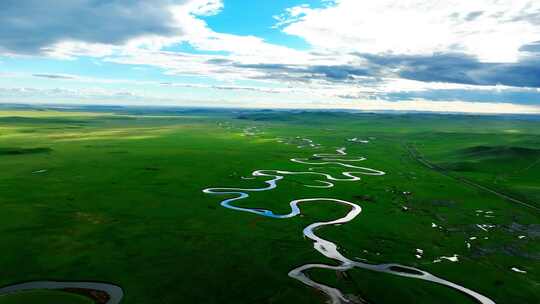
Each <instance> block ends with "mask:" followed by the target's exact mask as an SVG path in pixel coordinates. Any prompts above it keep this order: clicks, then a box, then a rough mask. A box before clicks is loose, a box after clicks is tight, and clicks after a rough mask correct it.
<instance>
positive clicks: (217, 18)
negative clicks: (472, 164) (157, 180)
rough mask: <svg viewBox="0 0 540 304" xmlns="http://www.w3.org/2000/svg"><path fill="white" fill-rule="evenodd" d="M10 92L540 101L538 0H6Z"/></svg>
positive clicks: (294, 104) (157, 99) (524, 107)
mask: <svg viewBox="0 0 540 304" xmlns="http://www.w3.org/2000/svg"><path fill="white" fill-rule="evenodd" d="M0 102H6V103H7V102H23V103H76V104H82V103H84V104H133V105H180V106H181V105H189V106H220V107H222V106H231V107H255V108H268V107H275V108H347V109H359V110H418V111H440V112H445V111H451V112H456V111H458V112H483V113H539V112H540V3H539V2H538V1H531V0H477V1H463V0H448V1H444V2H440V1H425V0H402V1H394V0H378V1H357V0H273V1H244V0H155V1H143V0H110V1H102V0H4V1H1V2H0Z"/></svg>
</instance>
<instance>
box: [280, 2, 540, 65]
mask: <svg viewBox="0 0 540 304" xmlns="http://www.w3.org/2000/svg"><path fill="white" fill-rule="evenodd" d="M539 18H540V1H536V0H475V1H463V0H447V1H426V0H377V1H358V0H336V1H335V3H334V5H332V6H330V7H327V8H320V9H312V8H309V7H306V6H300V7H295V8H291V9H289V10H288V11H287V12H286V13H285V15H282V16H279V17H278V23H279V24H282V25H284V27H283V31H284V32H285V33H287V34H290V35H295V36H299V37H302V38H304V39H305V40H306V41H307V42H309V43H310V44H312V45H313V46H314V47H316V48H320V49H332V50H340V51H343V52H347V51H356V52H363V53H374V54H378V53H395V54H432V53H436V52H448V51H454V52H464V53H468V54H471V55H475V56H478V58H479V59H480V60H482V61H490V62H515V61H517V60H518V58H519V56H520V52H519V48H520V47H521V46H523V45H524V44H527V43H531V42H534V41H538V40H540V26H539V23H540V22H539V21H538V20H539Z"/></svg>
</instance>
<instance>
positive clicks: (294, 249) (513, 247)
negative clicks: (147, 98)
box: [0, 109, 540, 304]
mask: <svg viewBox="0 0 540 304" xmlns="http://www.w3.org/2000/svg"><path fill="white" fill-rule="evenodd" d="M248 127H257V129H256V130H258V132H255V135H246V134H245V133H246V132H245V129H246V128H248ZM296 137H301V138H309V139H312V140H313V141H314V142H316V143H319V144H321V145H322V146H323V148H321V149H313V148H310V147H303V148H298V144H284V143H278V142H277V141H276V138H282V139H285V140H286V141H288V142H292V143H295V141H296V140H297V139H296ZM354 137H358V138H371V139H370V143H369V144H359V143H353V142H349V141H347V139H350V138H354ZM409 146H412V147H414V148H415V149H416V150H417V151H418V153H420V154H421V155H422V157H424V158H425V159H426V160H429V161H430V162H431V163H433V164H436V165H437V166H438V167H440V168H443V169H444V172H441V171H439V170H433V169H431V168H429V167H427V166H425V165H423V164H422V163H421V162H419V161H418V160H417V159H416V158H415V157H414V155H413V154H411V153H410V152H411V151H409V150H408V147H409ZM339 147H347V151H348V152H349V155H359V156H365V157H367V160H366V161H364V162H362V166H366V167H370V168H374V169H378V170H383V171H385V172H387V175H385V176H364V177H363V178H362V180H361V181H360V182H355V183H345V182H343V183H336V186H335V187H334V188H331V189H315V188H307V187H304V185H306V184H308V185H309V184H315V183H316V182H315V180H316V178H314V177H310V176H288V177H287V178H286V179H285V180H283V181H281V182H280V184H279V187H278V188H277V189H275V190H272V191H268V192H260V193H255V194H253V195H252V196H251V197H250V198H249V199H247V200H243V201H239V202H238V203H237V205H239V206H247V207H260V208H266V209H271V210H273V211H275V212H276V213H277V212H280V213H286V212H288V211H289V206H288V203H289V201H291V200H293V199H299V198H310V197H329V198H337V199H343V200H349V201H351V202H355V203H357V204H359V205H361V206H362V209H363V211H362V214H361V215H360V216H359V217H358V218H356V219H355V220H354V221H352V222H350V223H348V224H346V225H342V226H338V227H332V228H325V229H324V230H321V231H319V232H318V233H319V235H321V236H322V237H324V238H327V239H329V240H332V241H334V242H336V243H337V244H339V246H340V248H341V250H342V251H343V252H344V253H346V254H347V256H350V257H359V258H364V259H367V260H369V261H370V262H373V263H400V264H403V265H409V266H413V267H417V268H420V269H422V270H426V271H429V272H431V273H433V274H435V275H437V276H440V277H442V278H445V279H447V280H449V281H452V282H454V283H457V284H459V285H462V286H465V287H467V288H469V289H472V290H475V291H477V292H480V293H482V294H484V295H486V296H488V297H489V298H491V299H493V300H494V301H495V302H496V303H540V263H539V260H540V242H539V238H540V220H539V219H540V216H539V214H540V212H539V211H538V210H537V209H535V208H540V120H535V119H522V118H516V117H507V118H496V117H481V116H476V117H474V116H455V115H446V116H445V115H420V114H417V115H413V114H403V115H387V114H362V113H339V112H327V113H322V112H286V111H254V112H251V111H242V112H239V111H225V110H223V111H218V110H213V111H210V110H209V111H204V110H197V111H195V110H193V111H187V110H186V111H178V112H174V111H173V112H169V111H162V112H160V111H157V110H153V111H144V110H143V109H137V110H123V111H118V110H115V111H106V110H100V111H94V112H90V111H88V112H84V111H78V112H75V111H53V110H40V111H37V110H10V111H7V110H6V111H2V112H0V164H1V166H0V168H1V170H0V207H1V210H2V212H1V213H0V232H1V235H2V249H3V250H2V254H0V269H1V273H0V286H6V285H10V284H13V283H17V282H23V281H33V280H60V281H62V280H69V281H78V280H80V281H104V282H111V283H114V284H117V285H119V286H121V287H122V288H123V289H124V292H125V298H124V300H123V303H126V304H134V303H298V304H303V303H324V302H325V301H326V299H325V297H324V296H323V295H321V294H320V293H318V292H315V291H314V290H312V289H310V288H309V287H306V286H304V285H302V284H301V283H299V282H297V281H295V280H293V279H291V278H289V277H288V276H287V273H288V272H289V271H290V270H291V269H292V268H294V267H297V266H299V265H302V264H305V263H332V262H331V261H328V260H327V259H325V258H324V257H323V256H321V255H320V254H318V253H317V252H315V250H314V249H313V247H312V244H311V242H310V241H309V240H306V239H304V238H303V236H302V229H303V228H304V227H305V226H307V225H309V224H311V223H313V222H315V221H322V220H331V219H335V218H337V217H340V216H342V215H343V214H344V213H345V212H346V208H344V207H341V206H337V205H332V204H330V205H324V204H312V205H306V206H304V207H302V212H303V216H302V217H295V218H292V219H288V220H276V219H270V218H264V217H260V216H256V215H253V214H247V213H241V212H235V211H232V210H229V209H225V208H222V207H220V206H219V202H220V200H221V199H223V198H224V197H221V196H212V195H205V194H203V193H202V191H201V190H202V189H204V188H207V187H238V186H242V187H260V186H261V185H263V183H262V181H263V180H264V179H262V178H258V179H256V180H244V179H241V177H242V176H249V175H250V174H251V172H252V171H253V170H256V169H278V170H290V171H295V170H296V171H306V170H307V168H308V167H309V166H308V165H302V164H297V163H292V162H290V161H289V159H290V158H293V157H310V156H311V155H312V154H313V153H332V152H333V151H335V149H336V148H339ZM320 171H322V172H327V173H335V174H339V173H340V172H341V171H342V170H341V168H336V167H335V166H325V167H321V170H320ZM443 173H444V174H443ZM460 178H466V179H467V180H470V181H473V182H475V183H478V184H480V185H482V186H485V187H489V188H490V189H494V190H496V191H500V192H501V193H504V194H505V195H509V196H511V197H512V198H515V199H516V200H519V201H523V202H526V203H527V204H528V205H530V206H532V207H534V208H530V207H526V206H523V205H520V204H516V203H514V202H512V201H509V200H507V199H504V198H502V197H499V196H497V195H495V194H493V193H489V192H486V191H482V190H481V189H478V188H475V187H472V186H471V185H469V184H467V183H464V182H462V181H461V180H460ZM404 192H410V194H409V193H407V194H404ZM403 206H406V207H407V208H408V210H407V211H404V208H403ZM478 210H483V211H488V210H489V211H492V212H493V213H490V214H492V216H489V217H486V216H485V215H484V214H482V213H479V212H478ZM433 223H436V224H437V228H433V227H432V224H433ZM476 224H492V225H495V227H494V228H492V229H491V230H490V231H489V232H486V231H483V230H481V229H479V228H478V227H477V226H476ZM519 236H525V237H524V238H519ZM470 237H477V239H476V240H474V241H472V240H469V238H470ZM467 242H470V243H471V248H467V246H466V243H467ZM417 248H421V249H423V250H424V255H423V256H422V258H420V259H418V258H417V257H415V250H416V249H417ZM454 254H457V255H459V262H455V263H454V262H450V261H446V260H444V261H442V262H440V263H433V260H434V259H436V258H438V257H441V256H452V255H454ZM512 267H517V268H519V269H521V270H524V271H526V272H527V273H526V274H523V273H517V272H515V271H512V270H511V268H512ZM309 274H310V276H312V277H313V278H315V279H316V280H317V281H319V282H323V283H325V284H327V285H332V286H335V287H338V288H340V289H341V290H343V291H344V292H345V293H347V294H355V295H357V296H359V297H361V298H363V299H365V300H366V301H368V302H369V303H382V304H384V303H437V304H439V303H474V302H473V301H472V300H470V299H469V298H467V297H465V296H464V295H463V294H460V293H458V292H456V291H453V290H451V289H447V288H445V287H441V286H437V285H434V284H433V283H429V282H424V281H418V280H414V279H407V278H401V277H396V276H392V275H389V274H381V273H374V272H370V271H366V270H360V269H354V270H351V271H349V272H348V273H347V276H343V275H338V274H337V273H335V272H331V271H323V270H317V271H313V272H312V273H309ZM69 296H72V295H69ZM54 297H55V295H52V296H47V295H44V296H43V297H40V296H39V291H38V292H36V293H29V294H28V295H27V296H26V297H24V296H23V294H21V295H10V296H4V297H0V303H63V302H61V300H56V299H55V298H54ZM51 299H52V300H51ZM68 300H69V299H68ZM69 301H70V303H79V302H81V303H84V301H81V300H80V299H79V300H73V301H71V300H69ZM77 301H79V302H77Z"/></svg>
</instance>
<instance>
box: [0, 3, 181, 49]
mask: <svg viewBox="0 0 540 304" xmlns="http://www.w3.org/2000/svg"><path fill="white" fill-rule="evenodd" d="M186 1H187V0H152V1H146V0H2V1H0V51H4V52H12V53H20V54H21V53H22V54H36V53H41V52H42V51H43V48H46V47H48V46H50V45H51V44H54V43H56V42H59V41H65V40H77V41H85V42H94V43H106V44H119V43H122V42H124V41H126V40H128V39H130V38H134V37H137V36H140V35H144V34H158V35H171V34H176V33H178V32H179V29H178V28H176V27H175V26H174V25H173V24H172V15H171V13H170V12H169V10H168V9H167V7H168V6H169V5H171V4H176V3H183V2H186Z"/></svg>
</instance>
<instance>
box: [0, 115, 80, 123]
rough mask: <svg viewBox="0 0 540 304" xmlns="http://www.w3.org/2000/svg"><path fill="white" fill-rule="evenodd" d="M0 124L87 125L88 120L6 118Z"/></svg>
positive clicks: (0, 120) (1, 119)
mask: <svg viewBox="0 0 540 304" xmlns="http://www.w3.org/2000/svg"><path fill="white" fill-rule="evenodd" d="M0 123H9V124H14V123H15V124H16V123H38V124H87V123H90V121H89V120H81V119H72V118H56V117H20V116H8V117H0Z"/></svg>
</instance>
